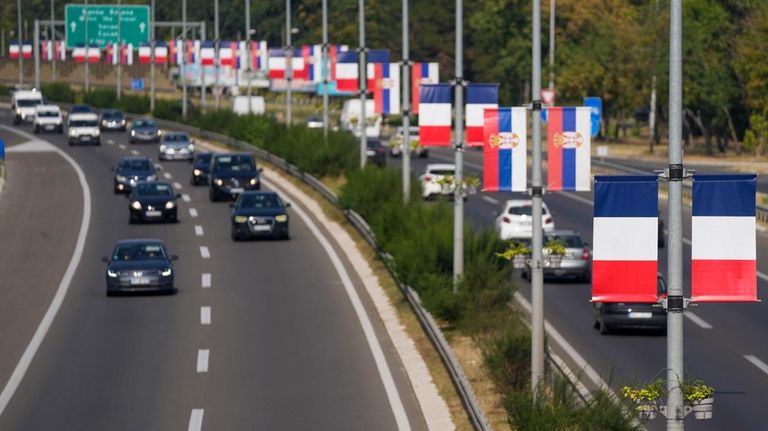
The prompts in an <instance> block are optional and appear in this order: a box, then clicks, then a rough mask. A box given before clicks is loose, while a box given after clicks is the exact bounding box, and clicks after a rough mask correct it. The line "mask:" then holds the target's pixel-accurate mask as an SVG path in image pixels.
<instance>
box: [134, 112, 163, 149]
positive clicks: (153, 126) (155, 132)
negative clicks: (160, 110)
mask: <svg viewBox="0 0 768 431" xmlns="http://www.w3.org/2000/svg"><path fill="white" fill-rule="evenodd" d="M162 134H163V133H162V132H161V131H160V128H159V127H158V126H157V122H155V120H153V119H152V118H137V119H135V120H133V121H132V122H131V125H130V127H129V129H128V142H130V143H131V144H134V143H136V142H151V143H158V142H160V136H162Z"/></svg>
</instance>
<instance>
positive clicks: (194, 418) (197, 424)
mask: <svg viewBox="0 0 768 431" xmlns="http://www.w3.org/2000/svg"><path fill="white" fill-rule="evenodd" d="M203 413H205V411H204V410H203V409H192V414H191V415H189V426H188V427H187V431H200V430H201V429H202V428H203Z"/></svg>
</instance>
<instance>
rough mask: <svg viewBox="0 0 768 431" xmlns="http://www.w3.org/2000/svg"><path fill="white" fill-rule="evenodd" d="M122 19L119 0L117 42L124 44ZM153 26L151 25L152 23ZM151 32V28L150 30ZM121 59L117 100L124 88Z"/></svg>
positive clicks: (118, 67)
mask: <svg viewBox="0 0 768 431" xmlns="http://www.w3.org/2000/svg"><path fill="white" fill-rule="evenodd" d="M122 21H123V8H122V0H117V43H118V44H122V38H123V36H122V34H121V30H122V28H121V27H122ZM150 27H151V25H150ZM150 32H151V30H150ZM120 63H122V62H121V61H118V62H117V100H120V96H121V94H120V93H121V92H122V90H123V85H122V82H123V66H122V64H120Z"/></svg>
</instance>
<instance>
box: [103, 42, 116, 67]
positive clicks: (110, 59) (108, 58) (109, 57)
mask: <svg viewBox="0 0 768 431" xmlns="http://www.w3.org/2000/svg"><path fill="white" fill-rule="evenodd" d="M114 45H115V44H113V43H108V44H107V45H106V46H105V47H104V61H105V62H107V63H109V64H111V65H115V64H116V63H115V49H114V48H115V47H114Z"/></svg>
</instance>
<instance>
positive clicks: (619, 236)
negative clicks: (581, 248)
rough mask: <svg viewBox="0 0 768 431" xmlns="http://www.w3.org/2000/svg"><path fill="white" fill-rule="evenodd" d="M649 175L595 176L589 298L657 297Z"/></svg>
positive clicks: (653, 194) (655, 202) (653, 191)
mask: <svg viewBox="0 0 768 431" xmlns="http://www.w3.org/2000/svg"><path fill="white" fill-rule="evenodd" d="M658 193H659V186H658V177H656V176H655V175H637V176H632V175H626V176H608V175H598V176H595V209H594V220H593V238H594V249H593V255H592V301H594V302H658V297H657V280H656V276H657V272H658V248H657V247H658V232H659V230H658V223H659V199H658Z"/></svg>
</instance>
